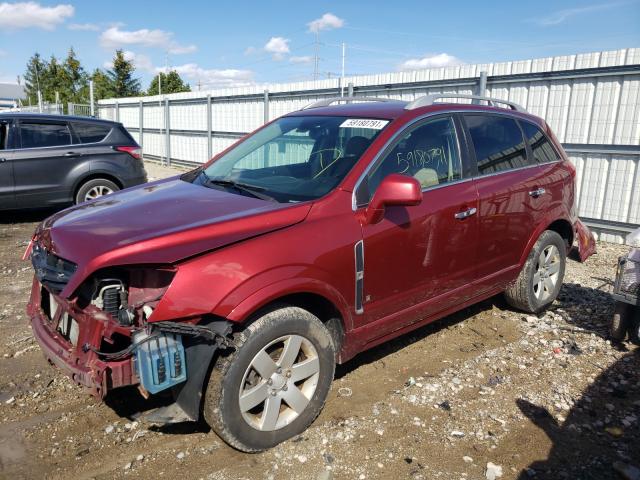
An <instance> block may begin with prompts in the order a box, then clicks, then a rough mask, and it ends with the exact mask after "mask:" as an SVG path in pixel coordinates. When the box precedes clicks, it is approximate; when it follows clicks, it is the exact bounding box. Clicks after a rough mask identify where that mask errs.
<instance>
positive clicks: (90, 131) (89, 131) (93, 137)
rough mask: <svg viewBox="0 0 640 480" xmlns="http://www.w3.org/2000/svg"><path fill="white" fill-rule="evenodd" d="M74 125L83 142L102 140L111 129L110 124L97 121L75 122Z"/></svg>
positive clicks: (74, 129)
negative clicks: (97, 122)
mask: <svg viewBox="0 0 640 480" xmlns="http://www.w3.org/2000/svg"><path fill="white" fill-rule="evenodd" d="M72 126H73V131H74V132H75V134H76V135H77V136H78V139H79V140H80V142H81V143H97V142H101V141H102V140H104V139H105V137H106V136H107V135H108V134H109V132H110V131H111V127H110V126H108V125H101V124H96V123H79V122H73V123H72Z"/></svg>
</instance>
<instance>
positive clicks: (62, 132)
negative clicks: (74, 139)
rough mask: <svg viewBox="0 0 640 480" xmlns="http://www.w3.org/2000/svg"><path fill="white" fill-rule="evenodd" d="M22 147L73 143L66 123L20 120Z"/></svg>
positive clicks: (55, 145)
mask: <svg viewBox="0 0 640 480" xmlns="http://www.w3.org/2000/svg"><path fill="white" fill-rule="evenodd" d="M20 139H21V141H22V148H39V147H57V146H62V145H70V144H71V132H70V131H69V126H68V125H67V124H66V123H41V122H31V121H29V122H20Z"/></svg>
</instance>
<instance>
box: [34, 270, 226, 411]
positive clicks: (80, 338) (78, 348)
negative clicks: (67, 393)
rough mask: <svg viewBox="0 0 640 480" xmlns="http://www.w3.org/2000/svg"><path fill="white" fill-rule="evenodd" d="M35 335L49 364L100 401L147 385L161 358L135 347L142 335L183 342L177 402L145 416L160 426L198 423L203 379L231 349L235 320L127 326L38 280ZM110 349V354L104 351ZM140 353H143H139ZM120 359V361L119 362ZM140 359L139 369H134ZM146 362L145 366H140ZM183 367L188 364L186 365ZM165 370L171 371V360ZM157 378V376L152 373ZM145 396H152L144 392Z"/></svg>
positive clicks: (35, 284)
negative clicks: (220, 354)
mask: <svg viewBox="0 0 640 480" xmlns="http://www.w3.org/2000/svg"><path fill="white" fill-rule="evenodd" d="M27 313H28V315H29V318H30V319H31V327H32V330H33V335H34V337H35V339H36V341H37V342H38V344H39V345H40V347H41V348H42V351H43V353H44V355H45V357H46V358H47V359H48V361H49V362H50V363H52V364H53V365H55V366H57V367H58V368H60V370H62V371H63V372H64V373H65V374H66V375H67V376H69V377H70V378H71V379H72V380H73V381H74V382H75V383H77V384H79V385H81V386H84V387H85V388H87V389H88V391H89V392H90V393H91V394H92V395H94V396H96V397H98V398H100V399H102V398H104V397H105V396H106V395H107V393H108V392H109V391H110V390H112V389H115V388H118V387H123V386H127V385H140V386H141V387H142V386H143V384H144V381H142V380H144V378H141V374H142V377H144V376H145V375H144V373H143V372H147V377H148V376H149V372H150V368H151V367H150V363H151V362H152V360H153V361H154V362H155V361H156V360H157V358H155V357H153V355H149V350H148V349H142V348H141V345H138V344H134V343H132V339H133V338H136V336H137V335H138V334H139V333H140V332H143V331H145V330H146V331H148V332H154V334H155V336H153V335H152V336H150V338H154V339H156V338H158V334H160V335H165V334H166V335H173V336H176V337H177V338H181V344H183V345H184V353H183V355H182V356H181V358H180V362H181V366H182V368H184V372H186V375H184V377H186V378H184V377H182V378H181V379H180V383H179V384H172V385H171V391H172V393H173V396H174V399H175V403H174V404H172V405H170V406H169V407H165V408H163V409H159V411H155V412H153V414H151V415H149V414H147V415H146V416H147V417H148V418H147V420H150V421H154V422H156V423H174V422H181V421H190V420H191V421H195V420H197V419H198V417H199V414H200V403H201V400H202V392H203V386H204V381H205V379H206V376H207V373H208V371H209V368H210V365H211V362H212V360H213V356H214V354H215V352H216V350H217V349H218V348H220V347H224V346H227V345H228V343H227V337H228V335H229V334H230V332H231V322H229V321H227V320H224V319H212V320H208V321H203V320H202V319H199V320H200V321H199V322H198V323H197V324H192V323H188V322H155V323H154V322H149V324H148V325H147V326H146V327H145V328H143V329H140V328H134V327H123V326H122V325H119V324H118V323H117V322H116V321H114V320H113V318H111V317H110V316H108V315H106V314H105V313H104V312H103V311H101V310H100V309H98V308H96V307H95V306H93V305H89V306H88V307H86V308H85V309H84V310H83V309H80V308H78V306H77V305H76V303H75V302H74V301H65V300H63V299H61V298H59V297H57V296H55V295H53V294H52V293H51V292H49V291H48V290H47V289H46V288H45V287H43V286H42V285H41V284H40V282H39V281H38V279H37V278H34V280H33V285H32V288H31V299H30V301H29V303H28V306H27ZM109 345H112V348H111V351H110V352H103V351H101V350H104V348H105V346H109ZM138 349H140V353H141V355H137V354H138V353H139V352H138ZM116 358H117V359H116ZM154 358H155V359H154ZM136 361H137V362H138V368H136ZM142 362H147V364H146V365H144V366H141V365H140V364H141V363H142ZM182 363H184V365H182ZM167 364H168V365H167V370H169V369H170V367H172V365H169V362H167ZM153 374H155V375H157V372H153ZM141 392H142V393H143V394H144V395H145V396H146V394H148V393H149V392H148V391H146V389H144V388H141Z"/></svg>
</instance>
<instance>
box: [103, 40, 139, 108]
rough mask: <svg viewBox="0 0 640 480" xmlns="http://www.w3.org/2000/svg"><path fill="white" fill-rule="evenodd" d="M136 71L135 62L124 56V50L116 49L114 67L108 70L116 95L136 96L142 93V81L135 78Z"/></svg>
mask: <svg viewBox="0 0 640 480" xmlns="http://www.w3.org/2000/svg"><path fill="white" fill-rule="evenodd" d="M134 71H135V67H134V65H133V62H131V61H130V60H126V59H125V58H124V52H123V51H122V50H116V54H115V57H113V68H112V69H111V70H108V71H107V77H108V78H109V81H110V82H111V84H112V86H113V94H114V95H115V96H116V97H134V96H136V95H139V94H140V81H139V80H138V79H137V78H134V76H133V72H134Z"/></svg>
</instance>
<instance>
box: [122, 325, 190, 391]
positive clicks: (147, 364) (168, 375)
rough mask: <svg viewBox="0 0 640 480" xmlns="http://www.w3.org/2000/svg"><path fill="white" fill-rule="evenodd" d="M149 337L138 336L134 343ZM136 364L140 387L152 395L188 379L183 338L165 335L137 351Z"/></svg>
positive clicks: (170, 334) (135, 354) (134, 357)
mask: <svg viewBox="0 0 640 480" xmlns="http://www.w3.org/2000/svg"><path fill="white" fill-rule="evenodd" d="M148 336H149V335H148V334H146V333H144V332H138V333H135V334H134V335H133V342H134V343H138V342H140V341H142V340H144V339H145V338H146V337H148ZM133 363H134V366H135V369H136V373H137V374H138V377H139V378H140V383H141V384H142V386H143V387H144V388H145V390H147V391H148V392H149V393H158V392H160V391H162V390H165V389H167V388H170V387H173V386H174V385H177V384H179V383H181V382H184V381H185V380H186V379H187V365H186V362H185V355H184V347H183V346H182V337H181V336H180V335H175V334H172V333H162V334H160V335H159V336H158V337H156V338H152V339H151V340H149V341H146V342H144V343H142V344H141V345H140V346H139V347H138V348H136V350H135V353H134V356H133Z"/></svg>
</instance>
